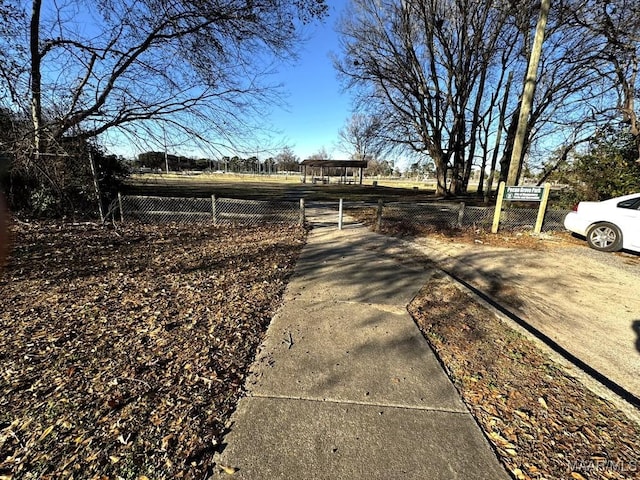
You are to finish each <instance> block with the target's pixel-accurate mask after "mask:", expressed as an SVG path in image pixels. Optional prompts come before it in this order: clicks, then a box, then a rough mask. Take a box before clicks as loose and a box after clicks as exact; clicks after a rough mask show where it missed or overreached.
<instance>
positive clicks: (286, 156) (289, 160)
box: [275, 147, 300, 172]
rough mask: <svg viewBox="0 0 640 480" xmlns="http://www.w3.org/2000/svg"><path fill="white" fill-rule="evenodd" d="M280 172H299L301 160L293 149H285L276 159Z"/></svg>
mask: <svg viewBox="0 0 640 480" xmlns="http://www.w3.org/2000/svg"><path fill="white" fill-rule="evenodd" d="M275 161H276V165H277V167H278V169H279V170H283V171H288V172H293V171H298V169H299V165H300V158H299V157H298V156H297V155H296V154H295V153H294V152H293V149H292V148H291V147H284V148H283V149H282V150H281V151H280V153H278V154H277V155H276V158H275Z"/></svg>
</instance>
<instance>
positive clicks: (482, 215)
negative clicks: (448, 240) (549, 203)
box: [345, 202, 569, 232]
mask: <svg viewBox="0 0 640 480" xmlns="http://www.w3.org/2000/svg"><path fill="white" fill-rule="evenodd" d="M345 211H346V212H348V213H349V214H350V215H352V216H354V217H355V218H357V219H359V220H363V221H365V222H370V223H375V224H377V225H378V226H379V227H385V226H388V227H400V228H401V229H402V228H423V227H427V228H432V229H455V228H476V229H483V230H491V225H492V223H493V215H494V212H495V207H493V206H491V207H476V206H467V205H465V204H464V203H453V202H423V203H404V202H388V203H384V204H378V205H377V206H374V205H371V204H369V205H363V204H349V205H347V206H346V207H345ZM567 213H569V210H551V209H547V211H546V212H545V217H544V222H543V224H542V231H547V232H550V231H562V230H564V225H563V222H564V217H565V216H566V214H567ZM537 217H538V209H537V208H515V207H510V206H507V207H506V208H504V209H503V210H502V212H501V214H500V229H501V230H533V229H534V226H535V224H536V219H537Z"/></svg>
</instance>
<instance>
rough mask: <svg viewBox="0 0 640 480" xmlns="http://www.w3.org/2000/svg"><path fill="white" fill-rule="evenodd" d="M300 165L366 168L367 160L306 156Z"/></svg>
mask: <svg viewBox="0 0 640 480" xmlns="http://www.w3.org/2000/svg"><path fill="white" fill-rule="evenodd" d="M301 165H305V166H307V167H353V168H367V162H366V161H364V160H363V161H361V160H316V159H312V158H307V159H306V160H303V161H302V163H301Z"/></svg>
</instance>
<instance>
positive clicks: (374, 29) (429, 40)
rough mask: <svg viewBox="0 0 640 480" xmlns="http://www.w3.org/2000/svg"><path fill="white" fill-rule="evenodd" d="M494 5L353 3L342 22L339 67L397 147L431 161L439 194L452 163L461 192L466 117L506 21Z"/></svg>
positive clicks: (417, 0) (422, 0) (413, 0)
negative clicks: (399, 146) (341, 52)
mask: <svg viewBox="0 0 640 480" xmlns="http://www.w3.org/2000/svg"><path fill="white" fill-rule="evenodd" d="M497 3H498V2H494V1H492V0H485V1H480V2H478V1H471V0H464V1H457V2H453V1H448V0H443V1H428V0H407V1H404V2H398V1H394V0H382V1H378V0H355V1H354V2H353V8H352V11H351V12H349V13H348V14H347V15H345V17H344V19H343V21H342V23H341V27H340V31H341V34H342V39H343V40H342V41H343V53H344V56H343V59H342V60H341V61H339V62H337V68H338V70H339V71H340V72H341V73H342V74H343V75H344V76H345V77H346V78H347V79H348V80H347V82H348V85H349V86H350V87H352V88H355V89H357V92H358V95H359V97H360V99H361V101H362V102H363V103H366V104H367V105H368V106H369V108H370V109H371V110H372V111H375V112H376V113H377V114H378V115H379V117H380V118H384V119H385V130H386V131H387V132H389V133H390V136H391V137H392V139H393V140H394V141H395V142H396V143H397V144H399V145H402V146H404V147H406V148H408V149H410V150H413V151H415V152H417V153H419V154H422V155H428V156H429V157H430V158H431V159H432V160H433V162H434V164H435V166H436V177H437V191H438V193H439V194H445V193H447V191H448V188H447V171H448V168H449V167H450V168H451V172H452V186H451V188H452V190H453V191H454V192H456V193H459V192H462V191H464V190H466V181H468V176H467V179H466V180H465V176H466V174H467V172H470V167H467V166H466V162H468V161H469V160H470V159H469V158H468V157H467V156H466V154H467V145H468V143H467V142H468V137H469V131H468V129H469V124H468V114H469V110H470V109H471V110H475V112H476V113H475V114H477V113H478V112H479V111H480V110H481V108H480V105H481V104H480V103H478V104H477V105H476V107H475V109H473V108H472V107H471V105H472V102H473V100H474V98H476V97H475V95H476V93H477V90H478V85H479V84H482V82H481V80H482V79H483V78H484V79H485V80H486V75H487V74H486V73H484V74H483V71H485V70H487V68H488V66H487V62H490V61H491V59H492V58H493V56H494V55H495V52H497V50H498V40H499V39H500V34H501V31H502V30H501V28H500V27H501V25H502V24H503V23H504V21H505V19H506V14H505V13H504V12H502V11H501V10H500V9H499V8H497V6H496V5H497ZM485 84H486V83H485ZM482 88H484V87H482ZM478 125H479V122H476V123H474V124H473V125H472V127H471V128H472V129H475V130H477V128H478ZM471 161H472V159H471Z"/></svg>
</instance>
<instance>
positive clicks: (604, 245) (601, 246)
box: [587, 222, 622, 252]
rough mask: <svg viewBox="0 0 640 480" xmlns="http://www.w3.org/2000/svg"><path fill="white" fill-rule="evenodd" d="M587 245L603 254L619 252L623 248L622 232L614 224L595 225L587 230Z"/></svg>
mask: <svg viewBox="0 0 640 480" xmlns="http://www.w3.org/2000/svg"><path fill="white" fill-rule="evenodd" d="M587 243H588V244H589V246H590V247H591V248H593V249H595V250H599V251H601V252H617V251H618V250H620V249H621V248H622V232H621V231H620V229H619V228H618V227H617V226H615V225H614V224H613V223H608V222H600V223H595V224H593V225H591V226H590V227H589V230H587Z"/></svg>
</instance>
